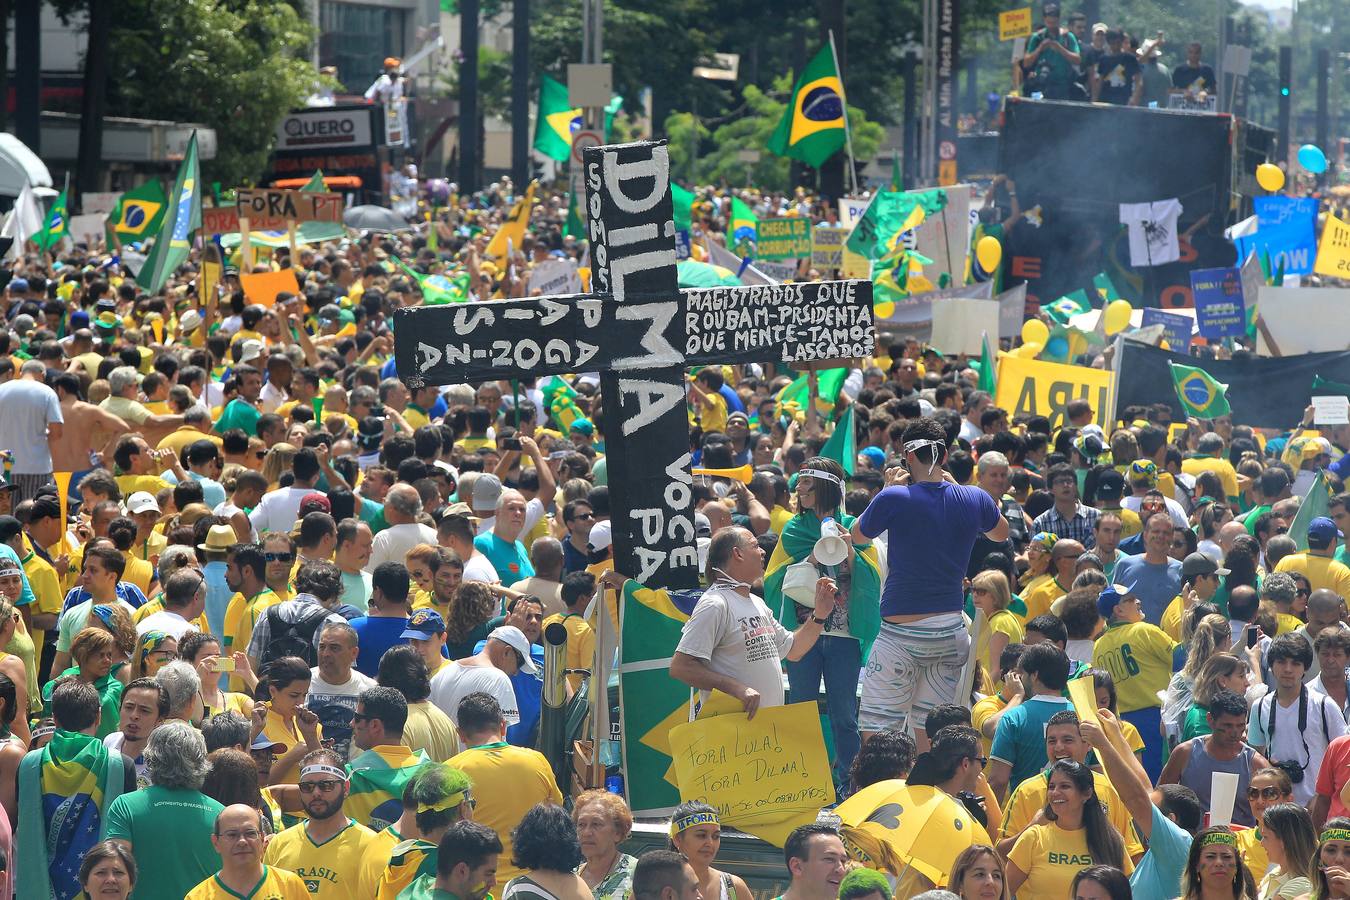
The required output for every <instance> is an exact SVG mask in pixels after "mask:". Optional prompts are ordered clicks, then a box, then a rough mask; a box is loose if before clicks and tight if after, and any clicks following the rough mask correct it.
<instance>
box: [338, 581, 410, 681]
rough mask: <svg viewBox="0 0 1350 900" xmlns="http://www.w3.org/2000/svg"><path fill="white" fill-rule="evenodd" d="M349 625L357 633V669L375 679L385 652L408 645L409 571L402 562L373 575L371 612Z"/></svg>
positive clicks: (368, 611) (371, 582) (353, 620)
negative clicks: (405, 633)
mask: <svg viewBox="0 0 1350 900" xmlns="http://www.w3.org/2000/svg"><path fill="white" fill-rule="evenodd" d="M347 624H349V625H351V626H352V628H353V629H355V631H356V639H357V647H358V655H357V657H356V670H357V671H358V672H360V673H361V674H362V675H366V676H368V677H370V678H374V677H375V675H376V673H377V672H378V671H379V668H380V657H382V656H384V651H386V650H388V649H389V648H390V647H393V646H395V645H397V644H406V643H408V639H407V638H405V637H404V636H403V632H404V631H406V630H407V628H408V570H407V568H406V567H405V566H404V565H403V563H399V562H385V563H380V564H379V565H378V566H376V567H375V571H374V572H373V573H372V574H371V576H370V609H369V610H367V612H366V614H365V615H364V616H361V617H360V618H359V619H352V620H351V621H350V622H348V623H347Z"/></svg>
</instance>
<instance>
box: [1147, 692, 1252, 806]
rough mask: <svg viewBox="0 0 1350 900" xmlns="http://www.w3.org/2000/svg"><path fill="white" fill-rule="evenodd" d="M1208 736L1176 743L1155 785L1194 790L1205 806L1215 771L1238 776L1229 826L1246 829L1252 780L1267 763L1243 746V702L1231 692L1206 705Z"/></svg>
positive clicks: (1245, 722) (1244, 733)
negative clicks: (1169, 785)
mask: <svg viewBox="0 0 1350 900" xmlns="http://www.w3.org/2000/svg"><path fill="white" fill-rule="evenodd" d="M1208 720H1209V727H1210V733H1209V734H1207V735H1205V736H1203V737H1198V738H1194V739H1192V740H1190V741H1187V742H1186V743H1184V744H1178V745H1177V747H1176V749H1175V750H1173V751H1172V754H1171V755H1170V756H1168V758H1167V765H1166V767H1164V768H1163V770H1162V774H1161V775H1159V776H1158V779H1157V782H1158V786H1159V787H1161V786H1162V785H1165V784H1182V785H1185V786H1186V787H1188V788H1190V789H1191V790H1193V791H1195V794H1196V796H1197V797H1199V798H1200V802H1201V803H1202V804H1204V805H1205V806H1206V807H1208V806H1209V802H1210V789H1211V786H1212V784H1213V781H1214V773H1215V772H1227V773H1230V774H1233V775H1236V776H1237V777H1238V786H1237V797H1236V802H1235V803H1234V805H1233V823H1234V824H1236V825H1241V826H1245V827H1248V828H1250V827H1251V826H1253V825H1255V824H1256V817H1255V816H1254V815H1252V808H1251V803H1250V801H1249V800H1248V788H1249V786H1250V785H1251V783H1252V778H1253V777H1254V775H1255V774H1256V773H1257V772H1259V771H1260V770H1261V769H1265V768H1269V766H1270V762H1269V761H1268V760H1267V759H1266V758H1265V757H1264V756H1262V755H1261V754H1260V753H1258V752H1257V751H1256V750H1255V749H1254V748H1252V747H1251V746H1250V745H1248V744H1247V742H1246V741H1245V740H1243V738H1245V737H1246V735H1247V701H1245V700H1243V699H1242V697H1240V696H1238V695H1237V694H1234V693H1233V692H1232V691H1228V690H1220V691H1219V692H1218V693H1217V694H1215V695H1214V698H1213V700H1211V701H1210V704H1209V715H1208Z"/></svg>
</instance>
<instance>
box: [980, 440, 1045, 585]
mask: <svg viewBox="0 0 1350 900" xmlns="http://www.w3.org/2000/svg"><path fill="white" fill-rule="evenodd" d="M1010 472H1011V469H1010V466H1009V463H1008V457H1006V456H1004V455H1003V454H1002V453H999V452H998V451H997V450H988V451H986V452H984V453H981V454H980V459H979V461H978V462H977V463H976V464H975V482H976V484H978V485H979V486H980V489H981V490H983V491H984V492H985V493H986V494H988V495H989V496H990V497H993V498H994V503H995V504H996V505H997V506H998V507H999V511H1000V512H1002V513H1003V518H1005V519H1007V520H1008V538H1007V540H1003V541H991V540H989V539H987V538H986V537H985V536H984V535H980V536H979V537H978V538H976V540H975V549H974V550H972V551H971V552H970V565H968V566H967V567H966V575H967V576H968V577H972V578H973V577H974V576H975V573H976V572H978V571H980V569H981V568H982V567H983V564H984V560H985V557H987V556H988V555H989V554H991V553H1002V554H1004V555H1005V556H1007V557H1008V559H1009V560H1011V559H1012V558H1013V557H1014V556H1015V555H1016V554H1017V552H1018V551H1020V550H1022V549H1024V548H1025V547H1026V543H1027V540H1028V539H1029V538H1030V537H1031V519H1030V518H1029V517H1028V516H1027V514H1026V513H1025V512H1024V511H1023V510H1022V506H1021V504H1019V503H1018V502H1017V501H1016V500H1014V499H1013V498H1012V497H1011V496H1009V494H1008V487H1009V484H1010Z"/></svg>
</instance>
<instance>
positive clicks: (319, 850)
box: [263, 819, 375, 900]
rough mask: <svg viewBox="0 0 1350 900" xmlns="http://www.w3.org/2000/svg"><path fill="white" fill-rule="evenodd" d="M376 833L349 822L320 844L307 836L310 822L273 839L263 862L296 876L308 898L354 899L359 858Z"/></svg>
mask: <svg viewBox="0 0 1350 900" xmlns="http://www.w3.org/2000/svg"><path fill="white" fill-rule="evenodd" d="M374 837H375V832H373V831H371V830H370V829H369V828H367V827H366V826H364V825H362V824H361V823H359V822H355V821H353V820H351V819H348V820H347V827H346V828H344V829H342V830H341V831H339V832H338V833H337V834H335V835H333V836H332V837H331V838H329V839H328V840H326V841H324V842H323V843H322V844H316V843H314V839H313V838H311V837H310V835H309V823H307V822H301V823H300V824H299V825H292V826H291V827H290V828H287V829H286V830H285V831H283V832H281V833H280V834H278V835H276V836H275V837H273V838H272V840H271V842H270V843H269V844H268V845H267V853H266V854H264V856H263V862H265V863H267V865H269V866H275V867H276V868H278V869H285V870H287V871H289V872H294V873H295V874H296V875H299V876H300V878H301V880H302V881H304V883H305V888H306V890H308V891H309V895H310V896H311V897H321V898H330V900H337V898H347V897H357V896H360V895H359V894H357V893H356V888H357V883H358V882H359V880H360V873H361V858H362V855H363V854H364V852H365V848H366V845H367V844H369V843H370V841H371V840H372V839H373V838H374Z"/></svg>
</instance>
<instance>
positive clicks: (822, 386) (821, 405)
mask: <svg viewBox="0 0 1350 900" xmlns="http://www.w3.org/2000/svg"><path fill="white" fill-rule="evenodd" d="M847 380H848V369H847V368H838V369H822V370H820V371H819V372H817V373H816V412H818V413H820V414H821V415H822V416H824V417H825V418H827V419H832V418H834V412H835V409H834V406H835V400H836V399H838V397H839V391H840V390H842V389H843V387H844V382H845V381H847ZM809 391H810V385H809V384H808V382H807V375H806V373H805V372H803V373H802V374H801V375H798V376H797V380H796V381H794V382H792V383H791V384H789V385H787V386H786V387H784V388H783V389H782V390H781V391H779V392H778V396H777V397H775V398H774V399H775V400H776V401H777V402H776V405H775V406H774V411H775V412H776V413H777V414H778V415H780V416H782V415H794V416H795V415H796V414H797V413H798V412H802V413H804V412H805V410H806V402H807V401H806V397H807V394H808V393H809Z"/></svg>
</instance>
